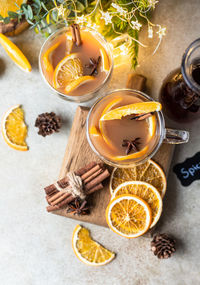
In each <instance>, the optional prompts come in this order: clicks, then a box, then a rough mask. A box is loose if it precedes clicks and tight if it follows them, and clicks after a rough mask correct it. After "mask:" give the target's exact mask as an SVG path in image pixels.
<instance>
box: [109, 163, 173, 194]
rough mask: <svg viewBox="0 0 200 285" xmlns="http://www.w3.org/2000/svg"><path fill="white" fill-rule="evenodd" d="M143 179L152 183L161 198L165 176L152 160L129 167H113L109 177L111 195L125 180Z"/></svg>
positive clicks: (164, 186)
mask: <svg viewBox="0 0 200 285" xmlns="http://www.w3.org/2000/svg"><path fill="white" fill-rule="evenodd" d="M133 180H137V181H144V182H147V183H149V184H151V185H153V186H154V187H155V188H156V189H157V190H158V191H159V193H160V195H161V197H162V198H163V197H164V195H165V192H166V187H167V182H166V176H165V174H164V172H163V170H162V168H161V167H160V166H159V165H158V164H157V163H155V162H154V161H153V160H151V159H150V160H148V161H147V162H145V163H142V164H139V165H137V166H135V167H131V168H115V169H114V170H113V172H112V174H111V178H110V192H111V195H112V193H113V191H114V189H115V188H117V187H118V186H119V185H120V184H121V183H124V182H126V181H133Z"/></svg>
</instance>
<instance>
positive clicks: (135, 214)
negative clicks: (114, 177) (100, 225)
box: [106, 194, 152, 238]
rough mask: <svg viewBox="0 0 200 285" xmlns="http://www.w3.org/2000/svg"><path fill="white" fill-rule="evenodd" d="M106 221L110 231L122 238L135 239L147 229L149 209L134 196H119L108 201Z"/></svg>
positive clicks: (150, 214)
mask: <svg viewBox="0 0 200 285" xmlns="http://www.w3.org/2000/svg"><path fill="white" fill-rule="evenodd" d="M106 221H107V224H108V226H109V227H110V229H111V230H113V231H114V232H115V233H117V234H119V235H121V236H122V237H126V238H136V237H139V236H141V235H143V234H144V233H145V232H146V231H147V230H148V229H149V227H150V225H151V222H152V213H151V208H150V207H149V205H148V204H147V203H146V202H145V201H144V200H143V199H141V198H140V197H138V196H136V195H130V194H129V195H128V194H126V195H120V196H118V197H116V198H114V199H112V200H111V201H110V203H109V205H108V207H107V209H106Z"/></svg>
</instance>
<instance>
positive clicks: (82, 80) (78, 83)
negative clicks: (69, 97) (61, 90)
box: [65, 75, 95, 93]
mask: <svg viewBox="0 0 200 285" xmlns="http://www.w3.org/2000/svg"><path fill="white" fill-rule="evenodd" d="M94 79H95V77H94V76H90V75H85V76H81V77H79V78H77V79H75V80H74V81H71V82H70V83H69V84H68V85H67V86H66V87H65V92H66V93H69V92H71V91H73V90H74V89H76V88H78V87H79V86H81V85H82V84H85V83H87V82H90V81H93V80H94Z"/></svg>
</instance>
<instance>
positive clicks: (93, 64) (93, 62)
mask: <svg viewBox="0 0 200 285" xmlns="http://www.w3.org/2000/svg"><path fill="white" fill-rule="evenodd" d="M100 59H101V57H100V56H99V57H98V58H97V60H96V59H94V58H93V57H91V58H90V63H89V64H86V65H85V67H87V68H91V73H90V75H93V74H97V73H98V70H97V68H98V65H99V62H100Z"/></svg>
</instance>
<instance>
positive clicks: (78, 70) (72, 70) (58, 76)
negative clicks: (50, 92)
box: [53, 53, 83, 88]
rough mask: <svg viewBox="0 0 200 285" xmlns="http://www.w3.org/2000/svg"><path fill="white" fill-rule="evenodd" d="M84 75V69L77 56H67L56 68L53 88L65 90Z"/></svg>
mask: <svg viewBox="0 0 200 285" xmlns="http://www.w3.org/2000/svg"><path fill="white" fill-rule="evenodd" d="M82 75H83V67H82V63H81V61H80V59H79V58H78V56H77V54H75V53H72V54H69V55H67V56H65V57H64V58H63V59H62V60H61V61H60V62H59V63H58V65H57V66H56V68H55V71H54V75H53V87H54V88H61V87H63V88H65V87H67V85H68V84H70V83H71V82H73V81H74V80H76V79H78V78H79V77H81V76H82Z"/></svg>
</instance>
